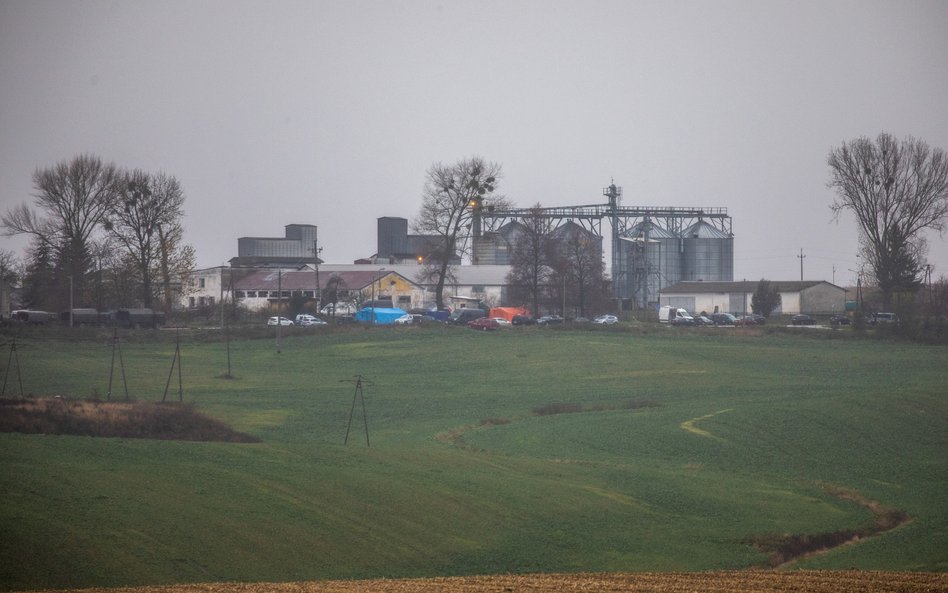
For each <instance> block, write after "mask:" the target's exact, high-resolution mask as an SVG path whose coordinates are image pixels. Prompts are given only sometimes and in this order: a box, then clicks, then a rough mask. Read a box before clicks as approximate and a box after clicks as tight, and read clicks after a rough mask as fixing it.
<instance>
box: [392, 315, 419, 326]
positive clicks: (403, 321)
mask: <svg viewBox="0 0 948 593" xmlns="http://www.w3.org/2000/svg"><path fill="white" fill-rule="evenodd" d="M414 322H415V316H414V315H412V314H411V313H405V314H404V315H402V316H401V317H396V318H395V322H394V323H395V325H409V324H411V323H414Z"/></svg>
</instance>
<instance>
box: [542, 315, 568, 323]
mask: <svg viewBox="0 0 948 593" xmlns="http://www.w3.org/2000/svg"><path fill="white" fill-rule="evenodd" d="M563 321H564V319H563V318H562V317H560V316H559V315H544V316H543V317H540V318H539V319H537V323H538V324H539V325H555V324H558V323H563Z"/></svg>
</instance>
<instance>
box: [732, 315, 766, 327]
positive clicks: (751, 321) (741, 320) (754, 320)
mask: <svg viewBox="0 0 948 593" xmlns="http://www.w3.org/2000/svg"><path fill="white" fill-rule="evenodd" d="M758 317H760V319H763V317H762V316H759V315H741V316H740V317H737V318H736V319H735V320H734V325H742V326H748V325H763V324H764V322H762V321H760V319H758Z"/></svg>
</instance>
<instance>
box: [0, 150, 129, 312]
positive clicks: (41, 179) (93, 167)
mask: <svg viewBox="0 0 948 593" xmlns="http://www.w3.org/2000/svg"><path fill="white" fill-rule="evenodd" d="M120 178H121V174H120V172H119V170H118V169H117V168H116V166H115V165H114V164H112V163H104V162H102V160H101V159H100V158H99V157H97V156H92V155H81V156H78V157H76V158H74V159H72V160H71V161H69V162H66V161H63V162H60V163H58V164H56V165H55V166H53V167H51V168H49V169H37V170H36V172H35V173H33V185H34V187H35V189H36V191H37V193H36V194H35V195H34V197H35V203H36V208H37V210H33V209H32V208H30V207H29V206H28V205H26V204H20V205H19V206H16V207H14V208H13V209H11V210H9V211H8V212H7V213H6V214H5V215H4V216H3V217H2V222H3V226H4V228H5V234H7V235H8V236H11V235H19V234H26V235H30V236H32V237H33V239H34V240H35V241H38V242H40V243H42V244H44V245H45V246H46V248H47V249H48V250H49V251H50V253H51V254H52V255H53V259H54V260H55V263H56V265H57V266H58V267H59V268H60V269H61V270H62V272H63V274H62V275H61V280H62V278H63V277H65V276H71V277H72V279H73V283H74V290H75V291H76V293H77V294H80V295H81V294H83V281H84V277H85V275H86V273H87V272H88V271H89V270H90V268H91V255H90V242H91V241H92V239H93V237H94V235H95V233H96V231H97V229H98V227H99V225H100V223H102V221H103V219H104V217H105V215H106V213H107V212H108V211H109V209H111V208H112V206H113V204H114V203H115V200H116V198H117V196H118V192H119V185H118V183H117V182H118V181H119V180H120Z"/></svg>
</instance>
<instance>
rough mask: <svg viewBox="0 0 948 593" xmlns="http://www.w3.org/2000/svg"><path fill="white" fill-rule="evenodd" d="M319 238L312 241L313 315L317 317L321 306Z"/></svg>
mask: <svg viewBox="0 0 948 593" xmlns="http://www.w3.org/2000/svg"><path fill="white" fill-rule="evenodd" d="M318 244H319V236H318V235H317V238H316V239H313V265H314V266H315V267H316V291H315V292H313V298H314V299H315V300H316V312H315V313H314V314H315V315H319V307H320V305H322V304H323V291H322V290H321V289H320V288H319V254H320V252H321V251H322V249H320V248H319V246H318Z"/></svg>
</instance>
